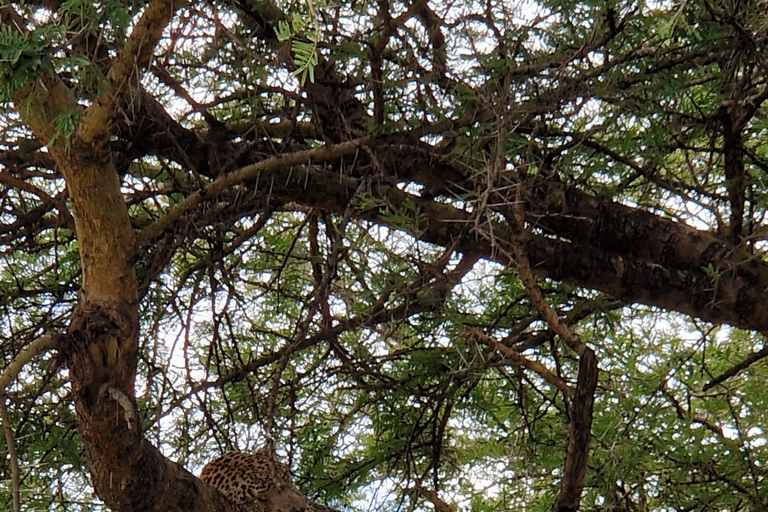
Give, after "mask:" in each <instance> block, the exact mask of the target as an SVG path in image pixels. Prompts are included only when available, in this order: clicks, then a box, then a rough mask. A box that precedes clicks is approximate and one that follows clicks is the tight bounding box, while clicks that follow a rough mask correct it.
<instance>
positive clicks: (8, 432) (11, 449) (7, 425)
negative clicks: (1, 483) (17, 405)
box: [0, 393, 21, 512]
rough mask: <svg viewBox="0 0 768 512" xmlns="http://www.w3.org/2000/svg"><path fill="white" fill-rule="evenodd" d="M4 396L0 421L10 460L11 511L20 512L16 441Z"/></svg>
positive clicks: (2, 396) (3, 395)
mask: <svg viewBox="0 0 768 512" xmlns="http://www.w3.org/2000/svg"><path fill="white" fill-rule="evenodd" d="M5 398H6V397H5V394H3V393H0V420H2V422H3V433H5V444H6V445H7V446H8V457H9V458H10V459H11V486H12V489H13V511H14V512H20V511H21V493H20V490H19V488H20V486H21V479H20V478H19V459H18V457H17V455H16V440H15V439H14V438H13V429H12V428H11V417H10V416H9V415H8V406H7V405H6V403H5Z"/></svg>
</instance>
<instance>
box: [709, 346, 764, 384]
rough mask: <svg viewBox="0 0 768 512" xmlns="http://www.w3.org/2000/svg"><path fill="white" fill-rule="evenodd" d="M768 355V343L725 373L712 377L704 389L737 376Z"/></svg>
mask: <svg viewBox="0 0 768 512" xmlns="http://www.w3.org/2000/svg"><path fill="white" fill-rule="evenodd" d="M765 357H768V345H765V346H763V348H761V349H760V350H758V351H757V352H752V353H751V354H749V355H748V356H747V357H745V358H744V359H742V360H741V361H740V362H738V363H736V364H735V365H733V366H731V367H730V368H728V369H727V370H725V371H724V372H723V373H721V374H720V375H718V376H717V377H715V378H714V379H712V380H711V381H709V382H707V383H706V384H704V387H703V388H702V391H707V390H709V389H712V388H713V387H715V386H717V385H718V384H720V383H722V382H723V381H725V380H728V379H730V378H731V377H733V376H735V375H736V374H738V373H739V372H741V370H744V369H746V368H748V367H750V366H752V365H753V364H754V363H756V362H757V361H759V360H761V359H763V358H765Z"/></svg>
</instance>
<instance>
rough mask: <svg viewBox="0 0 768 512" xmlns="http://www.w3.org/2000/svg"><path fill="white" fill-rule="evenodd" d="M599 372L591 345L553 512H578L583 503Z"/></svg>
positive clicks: (581, 364)
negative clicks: (582, 493)
mask: <svg viewBox="0 0 768 512" xmlns="http://www.w3.org/2000/svg"><path fill="white" fill-rule="evenodd" d="M597 374H598V369H597V359H596V358H595V353H594V352H593V351H592V349H590V348H587V349H586V350H585V351H584V352H583V353H582V354H581V357H580V358H579V378H578V381H577V383H576V396H575V397H574V399H573V403H572V405H571V425H570V429H569V434H568V452H567V453H566V455H565V465H564V467H563V480H562V482H561V483H560V491H559V492H558V493H557V498H556V499H555V504H554V505H553V506H552V512H576V511H577V510H578V509H579V506H580V504H581V491H582V490H583V489H584V475H585V474H586V471H587V461H588V460H589V440H590V438H591V437H592V412H593V409H594V405H595V389H596V388H597Z"/></svg>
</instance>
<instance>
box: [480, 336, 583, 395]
mask: <svg viewBox="0 0 768 512" xmlns="http://www.w3.org/2000/svg"><path fill="white" fill-rule="evenodd" d="M465 332H466V334H467V335H468V336H469V337H470V338H472V339H474V340H476V341H479V342H480V343H483V344H484V345H488V346H489V347H491V349H493V350H494V351H496V352H498V353H500V354H501V355H502V356H504V357H506V358H507V359H510V360H512V361H513V362H514V363H516V364H519V365H521V366H524V367H526V368H528V369H529V370H531V371H532V372H534V373H537V374H538V375H539V376H540V377H541V378H542V379H544V380H545V381H547V382H549V383H550V384H552V385H553V386H555V387H556V388H557V389H559V390H560V391H562V392H563V393H565V395H566V396H568V397H569V398H573V397H574V396H575V394H576V390H575V389H573V388H572V387H570V386H569V385H568V384H566V383H565V381H564V380H563V379H561V378H560V377H558V376H557V375H555V374H554V373H552V372H550V371H549V370H547V368H546V367H545V366H544V365H543V364H541V363H537V362H536V361H531V360H530V359H528V358H526V357H525V356H523V355H522V354H521V353H520V352H518V351H516V350H513V349H511V348H509V347H505V346H504V345H502V344H501V343H499V342H498V341H496V340H495V339H493V338H492V337H490V336H487V335H485V334H483V333H481V332H480V331H477V330H475V329H467V330H466V331H465Z"/></svg>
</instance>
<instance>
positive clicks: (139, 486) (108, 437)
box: [0, 1, 233, 512]
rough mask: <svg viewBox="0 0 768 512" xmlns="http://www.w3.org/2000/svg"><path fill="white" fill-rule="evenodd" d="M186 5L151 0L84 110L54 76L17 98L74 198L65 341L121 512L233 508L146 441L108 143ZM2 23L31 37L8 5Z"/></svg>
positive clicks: (92, 452) (89, 434)
mask: <svg viewBox="0 0 768 512" xmlns="http://www.w3.org/2000/svg"><path fill="white" fill-rule="evenodd" d="M180 4H181V2H176V3H175V5H174V3H173V2H161V1H155V2H151V3H150V4H149V5H148V6H147V7H146V9H145V10H144V15H143V16H142V18H141V20H140V21H139V23H138V24H137V26H136V27H134V31H133V33H132V38H131V39H129V40H128V42H127V43H126V46H125V48H124V49H123V51H122V53H121V55H120V57H119V58H118V59H117V61H116V64H115V65H114V66H113V68H112V69H111V71H110V73H109V75H108V82H109V84H108V87H106V88H105V90H104V93H103V95H102V96H101V97H99V98H98V100H97V101H96V102H94V103H93V105H92V106H91V107H90V108H89V109H88V110H86V111H85V112H83V110H82V108H81V107H79V106H78V104H77V102H76V100H75V98H74V96H73V95H72V94H71V93H70V91H69V89H68V88H67V87H66V85H65V84H64V83H63V82H62V81H61V80H60V79H59V77H58V76H57V75H56V74H55V73H53V72H52V71H51V70H45V69H44V70H41V72H40V74H39V76H38V77H37V79H36V80H34V81H30V82H29V83H28V85H26V86H25V87H24V88H22V89H20V90H19V91H17V92H16V94H15V95H14V102H15V104H16V107H17V110H18V111H19V113H20V114H21V116H22V118H23V120H24V122H25V123H26V124H27V125H28V126H29V127H30V128H31V129H32V131H33V132H34V133H35V134H36V135H37V136H38V137H39V138H40V140H42V141H48V150H49V152H50V155H51V157H52V158H53V160H54V162H55V164H56V166H57V167H58V169H59V171H60V172H61V174H62V176H63V177H64V179H65V181H66V183H67V188H68V191H69V196H70V201H71V208H72V216H73V217H74V222H75V228H76V233H77V240H78V244H79V250H80V258H81V268H82V283H81V289H80V293H79V300H78V304H77V307H76V309H75V311H74V313H73V315H72V319H71V321H70V326H69V329H68V332H67V333H66V334H63V335H60V336H58V337H57V342H58V349H59V351H60V358H61V360H62V361H63V362H64V364H65V365H66V366H67V368H68V369H69V380H70V382H71V385H72V390H73V395H74V401H75V411H76V417H77V422H78V430H79V432H80V434H81V436H82V439H83V445H84V448H85V456H86V464H87V467H88V469H89V471H90V474H91V481H92V483H93V487H94V489H95V491H96V494H97V495H98V496H99V497H100V498H101V499H102V500H103V501H104V502H105V503H106V504H107V506H109V507H110V508H111V509H112V510H115V511H120V512H145V511H146V512H150V511H157V512H168V511H176V512H182V511H184V512H191V511H195V512H198V511H199V512H203V511H209V512H210V511H221V512H228V511H232V510H233V508H232V506H231V504H230V503H229V502H228V501H226V499H225V498H223V497H222V496H221V495H220V494H219V493H217V492H216V491H215V490H214V489H212V488H211V487H209V486H207V485H206V484H204V483H202V482H200V481H199V480H198V479H197V478H195V477H194V476H193V475H191V474H190V473H188V472H187V471H186V470H185V469H184V468H182V467H181V466H178V465H177V464H174V463H172V462H170V461H169V460H167V459H166V458H165V457H163V456H162V454H160V452H159V451H158V450H157V449H156V448H154V447H153V446H151V445H150V444H149V443H148V442H147V441H145V440H144V439H143V438H142V435H141V427H140V425H139V424H138V412H137V409H136V402H135V398H134V384H135V377H136V365H137V354H138V326H139V323H138V320H139V319H138V293H137V284H136V274H135V271H134V266H133V257H134V255H135V242H136V241H135V235H134V231H133V227H132V226H131V221H130V217H129V215H128V208H127V206H126V203H125V200H124V199H123V195H122V192H121V190H120V180H119V178H118V174H117V172H116V169H115V164H114V160H113V157H112V152H111V149H110V147H109V138H110V135H111V133H112V119H113V117H114V115H115V111H116V110H117V109H118V108H119V105H120V104H121V97H122V96H123V94H125V91H126V90H127V88H128V85H127V84H128V80H129V79H131V77H132V76H134V73H135V72H137V71H138V70H140V69H142V68H143V67H145V66H146V65H147V63H148V62H149V60H150V58H151V56H152V51H153V48H154V45H155V44H156V42H157V40H158V39H159V37H160V34H161V33H162V31H163V30H164V28H165V26H166V25H167V23H168V22H169V20H170V18H171V16H172V14H173V12H174V11H175V9H177V8H178V7H179V6H180ZM0 17H2V21H3V22H4V23H6V24H8V25H10V26H12V27H15V29H17V30H19V31H23V30H24V26H25V25H24V23H23V20H21V18H20V16H19V15H18V14H17V13H15V12H14V11H13V9H12V8H11V7H9V6H5V7H3V8H2V10H0ZM73 112H80V113H81V114H82V122H81V123H80V125H79V127H78V129H77V130H76V131H75V133H73V134H71V135H70V136H69V137H68V140H65V139H67V137H62V136H58V137H57V135H60V134H56V132H55V122H54V121H55V119H56V117H57V116H60V115H70V114H71V113H73Z"/></svg>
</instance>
